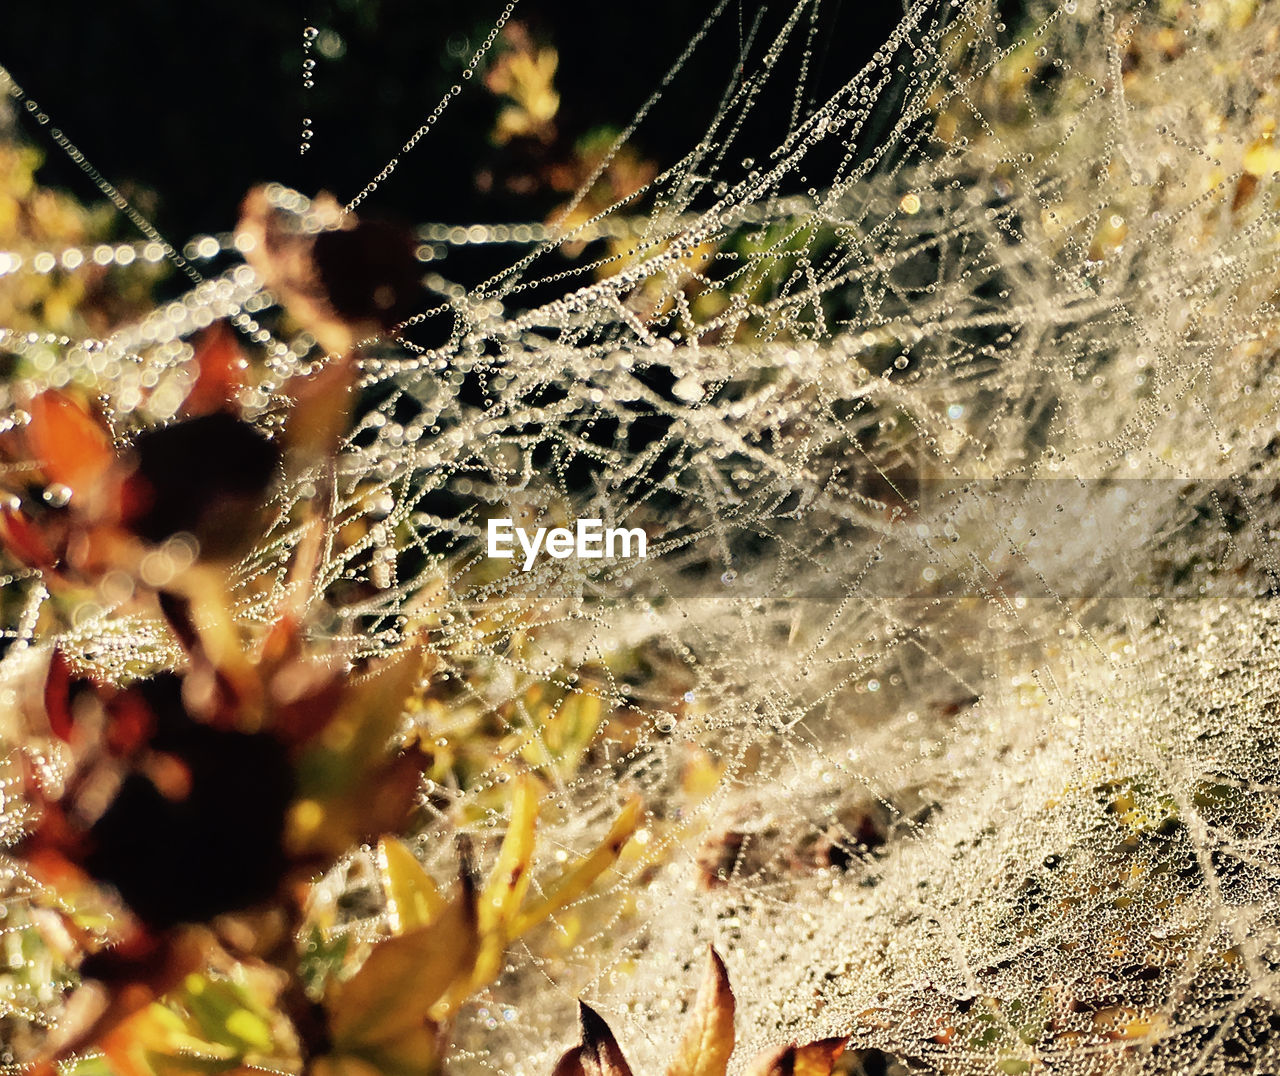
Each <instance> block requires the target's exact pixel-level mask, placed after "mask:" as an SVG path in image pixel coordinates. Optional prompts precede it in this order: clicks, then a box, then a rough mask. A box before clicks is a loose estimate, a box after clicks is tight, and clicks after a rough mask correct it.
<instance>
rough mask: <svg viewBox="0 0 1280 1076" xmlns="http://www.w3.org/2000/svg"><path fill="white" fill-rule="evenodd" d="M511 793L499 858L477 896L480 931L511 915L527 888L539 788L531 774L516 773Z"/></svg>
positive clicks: (497, 923)
mask: <svg viewBox="0 0 1280 1076" xmlns="http://www.w3.org/2000/svg"><path fill="white" fill-rule="evenodd" d="M514 784H515V789H514V791H513V792H512V795H511V821H510V823H509V824H508V826H507V833H506V836H505V837H503V839H502V849H501V851H499V853H498V861H497V862H496V863H495V864H494V865H493V871H492V872H491V873H490V875H489V883H488V885H486V886H485V888H484V892H483V894H481V897H480V931H481V933H482V934H483V933H486V932H488V931H490V930H493V929H495V928H496V927H497V926H498V925H499V924H500V923H502V922H503V921H504V920H506V919H508V918H510V916H511V915H512V913H514V912H515V910H516V909H517V908H519V907H520V904H521V903H522V902H523V900H524V895H525V893H526V892H527V891H528V889H529V867H530V865H531V861H532V859H533V838H534V827H535V826H536V825H537V821H538V791H537V786H536V785H535V784H534V781H533V778H531V777H529V776H527V775H521V776H520V777H517V778H516V780H515V782H514Z"/></svg>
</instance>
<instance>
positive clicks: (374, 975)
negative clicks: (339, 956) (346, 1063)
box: [327, 888, 477, 1053]
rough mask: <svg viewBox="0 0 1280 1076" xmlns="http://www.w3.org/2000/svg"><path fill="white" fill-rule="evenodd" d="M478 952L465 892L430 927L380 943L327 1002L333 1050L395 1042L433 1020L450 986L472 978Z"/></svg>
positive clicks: (472, 912) (471, 898)
mask: <svg viewBox="0 0 1280 1076" xmlns="http://www.w3.org/2000/svg"><path fill="white" fill-rule="evenodd" d="M476 951H477V935H476V916H475V899H474V896H473V894H472V893H471V892H469V891H467V890H466V889H465V888H464V891H463V893H462V894H461V895H460V896H459V897H458V898H457V899H456V900H454V901H452V902H451V903H450V904H449V905H448V907H447V908H446V909H445V911H444V912H443V914H441V916H440V917H439V918H438V919H437V920H436V921H435V922H434V923H432V924H430V925H429V926H425V927H418V928H417V929H415V930H410V931H408V932H406V933H404V934H397V935H396V936H394V937H392V938H387V939H386V940H385V941H382V942H379V943H378V944H377V945H376V946H374V949H373V952H372V953H370V954H369V958H368V959H367V960H366V961H365V962H364V963H363V964H362V965H361V966H360V970H359V971H357V972H356V973H355V975H353V976H352V977H351V978H350V979H348V980H347V982H346V983H344V984H342V986H341V987H339V988H337V989H336V990H335V991H334V992H333V997H332V998H331V1000H329V1001H328V1002H327V1007H328V1009H329V1031H330V1034H331V1036H332V1038H333V1042H334V1047H335V1051H336V1052H338V1053H350V1052H354V1051H358V1050H359V1049H360V1048H362V1047H366V1046H370V1045H378V1044H384V1043H389V1042H392V1041H394V1040H396V1039H398V1038H400V1037H402V1036H404V1035H408V1034H412V1033H414V1032H415V1031H417V1030H418V1029H420V1028H421V1027H422V1026H423V1025H425V1024H426V1023H427V1021H428V1019H429V1018H430V1014H431V1009H432V1006H434V1005H435V1003H436V1002H437V1001H439V1000H440V998H441V997H442V996H443V995H444V993H445V991H446V990H448V988H449V986H450V985H451V984H452V983H453V982H454V981H455V980H457V979H459V978H461V977H462V976H464V975H470V973H471V969H472V966H473V965H474V963H475V958H476Z"/></svg>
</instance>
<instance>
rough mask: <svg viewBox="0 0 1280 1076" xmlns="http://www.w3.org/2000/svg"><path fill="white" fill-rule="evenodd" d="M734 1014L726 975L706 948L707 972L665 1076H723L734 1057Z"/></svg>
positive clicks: (731, 992)
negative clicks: (731, 1058)
mask: <svg viewBox="0 0 1280 1076" xmlns="http://www.w3.org/2000/svg"><path fill="white" fill-rule="evenodd" d="M733 1011H734V1002H733V991H732V990H731V989H730V988H729V973H728V972H727V971H725V967H724V961H723V960H721V959H720V954H719V953H717V952H716V951H715V950H714V949H711V948H708V950H707V972H706V975H705V976H704V977H703V980H702V985H701V986H700V987H699V988H698V996H697V998H696V1000H695V1001H694V1003H693V1008H692V1010H691V1011H690V1013H689V1023H688V1029H687V1030H686V1031H685V1034H684V1038H683V1040H681V1043H680V1047H679V1049H678V1050H677V1051H676V1056H675V1058H674V1060H672V1062H671V1064H670V1065H668V1066H667V1076H724V1074H725V1072H726V1071H727V1069H728V1067H729V1055H730V1054H732V1053H733Z"/></svg>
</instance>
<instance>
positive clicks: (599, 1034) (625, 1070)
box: [551, 1001, 632, 1076]
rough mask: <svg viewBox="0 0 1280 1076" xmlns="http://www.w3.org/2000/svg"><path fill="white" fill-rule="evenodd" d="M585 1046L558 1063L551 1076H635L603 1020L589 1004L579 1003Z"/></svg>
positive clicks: (573, 1050) (581, 1045) (570, 1051)
mask: <svg viewBox="0 0 1280 1076" xmlns="http://www.w3.org/2000/svg"><path fill="white" fill-rule="evenodd" d="M578 1020H579V1022H580V1023H581V1025H582V1042H581V1043H580V1044H579V1045H578V1046H575V1047H573V1048H572V1049H571V1050H569V1051H568V1052H566V1053H565V1055H564V1056H563V1057H562V1058H560V1060H559V1061H558V1062H556V1067H555V1068H554V1069H552V1071H551V1076H632V1073H631V1066H630V1065H628V1064H627V1059H626V1058H625V1057H623V1056H622V1049H621V1048H620V1047H619V1046H618V1040H617V1039H615V1038H614V1037H613V1032H612V1031H610V1030H609V1025H608V1024H606V1023H605V1022H604V1020H603V1018H602V1017H601V1016H600V1014H599V1013H597V1012H596V1011H595V1010H594V1009H592V1008H591V1007H590V1006H589V1005H587V1004H586V1002H583V1001H579V1002H578Z"/></svg>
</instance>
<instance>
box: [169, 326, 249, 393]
mask: <svg viewBox="0 0 1280 1076" xmlns="http://www.w3.org/2000/svg"><path fill="white" fill-rule="evenodd" d="M195 364H196V370H197V371H198V373H197V374H196V383H195V384H194V385H192V386H191V391H190V392H189V393H187V398H186V400H185V401H184V402H183V405H182V410H183V412H184V413H185V414H186V415H188V416H195V415H207V414H209V413H210V412H211V411H221V410H223V409H225V408H226V407H227V405H228V404H233V403H235V400H236V397H237V396H238V395H239V393H240V390H241V389H243V388H244V385H245V380H246V371H247V370H248V369H249V360H248V359H246V358H245V355H244V351H243V349H242V348H241V347H240V341H239V340H238V339H237V337H236V334H235V330H233V329H232V328H231V326H230V325H229V324H227V322H225V321H215V322H214V323H213V324H212V325H211V326H209V328H208V329H207V330H206V331H205V332H204V333H203V334H202V335H201V337H200V342H199V343H198V344H196V354H195Z"/></svg>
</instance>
